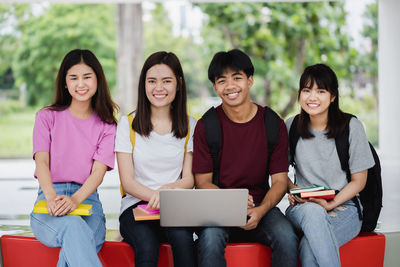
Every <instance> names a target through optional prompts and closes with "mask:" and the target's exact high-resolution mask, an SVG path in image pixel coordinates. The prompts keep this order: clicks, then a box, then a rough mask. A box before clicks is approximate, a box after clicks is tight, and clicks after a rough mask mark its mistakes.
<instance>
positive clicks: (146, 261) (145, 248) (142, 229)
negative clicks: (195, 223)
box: [119, 203, 196, 267]
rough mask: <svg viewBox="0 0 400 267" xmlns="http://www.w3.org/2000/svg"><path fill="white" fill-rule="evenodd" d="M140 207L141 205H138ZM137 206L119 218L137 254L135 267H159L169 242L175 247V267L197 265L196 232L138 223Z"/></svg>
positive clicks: (156, 222) (181, 228) (122, 229)
mask: <svg viewBox="0 0 400 267" xmlns="http://www.w3.org/2000/svg"><path fill="white" fill-rule="evenodd" d="M137 204H140V203H137ZM137 204H136V205H133V206H131V207H129V208H127V209H126V210H125V211H124V212H122V214H121V216H120V217H119V222H120V227H119V229H120V233H121V235H122V237H123V238H124V241H125V242H127V243H128V244H129V245H130V246H131V247H132V248H133V250H134V251H135V266H137V267H150V266H153V267H156V266H157V264H158V255H159V248H160V242H165V241H168V242H169V243H170V244H171V247H172V253H173V257H174V266H176V267H191V266H196V257H195V248H194V241H193V230H190V228H185V227H165V228H164V227H161V226H160V221H158V220H156V221H135V217H134V216H133V212H132V209H133V208H134V207H136V206H137Z"/></svg>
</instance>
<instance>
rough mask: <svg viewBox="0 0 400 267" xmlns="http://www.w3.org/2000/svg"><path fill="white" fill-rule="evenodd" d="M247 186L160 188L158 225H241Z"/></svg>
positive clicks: (245, 207)
mask: <svg viewBox="0 0 400 267" xmlns="http://www.w3.org/2000/svg"><path fill="white" fill-rule="evenodd" d="M248 194H249V191H248V190H247V189H196V190H194V189H161V190H160V224H161V226H243V225H245V224H246V221H247V198H248Z"/></svg>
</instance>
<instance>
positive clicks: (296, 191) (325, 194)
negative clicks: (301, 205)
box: [290, 186, 335, 199]
mask: <svg viewBox="0 0 400 267" xmlns="http://www.w3.org/2000/svg"><path fill="white" fill-rule="evenodd" d="M290 193H291V194H292V195H294V196H299V197H301V198H311V197H313V198H324V199H333V198H334V197H335V190H333V189H328V188H326V187H323V186H313V187H304V188H293V189H290Z"/></svg>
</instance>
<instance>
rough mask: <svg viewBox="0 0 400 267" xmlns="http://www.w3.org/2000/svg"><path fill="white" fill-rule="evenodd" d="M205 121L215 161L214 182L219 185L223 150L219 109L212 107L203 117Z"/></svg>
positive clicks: (209, 145)
mask: <svg viewBox="0 0 400 267" xmlns="http://www.w3.org/2000/svg"><path fill="white" fill-rule="evenodd" d="M202 119H203V122H204V130H205V133H206V140H207V144H208V148H209V149H210V154H211V158H212V162H213V176H212V183H213V184H215V185H219V161H218V152H219V151H220V150H221V143H222V134H221V125H220V124H219V120H218V115H217V111H216V109H215V108H214V107H211V108H210V109H209V110H207V112H206V113H205V114H204V115H203V117H202Z"/></svg>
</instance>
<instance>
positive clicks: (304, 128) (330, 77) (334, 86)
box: [297, 64, 349, 138]
mask: <svg viewBox="0 0 400 267" xmlns="http://www.w3.org/2000/svg"><path fill="white" fill-rule="evenodd" d="M314 84H316V85H317V86H318V88H320V89H326V90H328V91H329V92H330V93H331V96H332V97H335V99H334V100H333V102H332V103H330V105H329V109H328V125H327V130H328V131H327V133H326V136H327V137H328V138H335V137H336V136H337V135H338V134H340V133H341V132H342V131H343V130H344V128H345V126H346V123H347V120H348V119H349V117H348V116H346V113H344V112H343V111H341V110H340V108H339V83H338V79H337V77H336V74H335V72H334V71H333V70H332V69H331V68H330V67H329V66H327V65H325V64H315V65H312V66H308V67H306V68H305V69H304V72H303V74H302V75H301V78H300V82H299V91H298V96H297V98H298V99H299V98H300V94H301V91H302V89H303V88H312V87H313V86H314ZM309 125H310V116H309V115H308V114H307V112H305V111H304V110H303V109H301V111H300V116H299V123H298V124H297V126H298V132H299V135H300V136H301V137H302V138H311V137H314V135H313V134H312V133H311V132H310V130H309Z"/></svg>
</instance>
